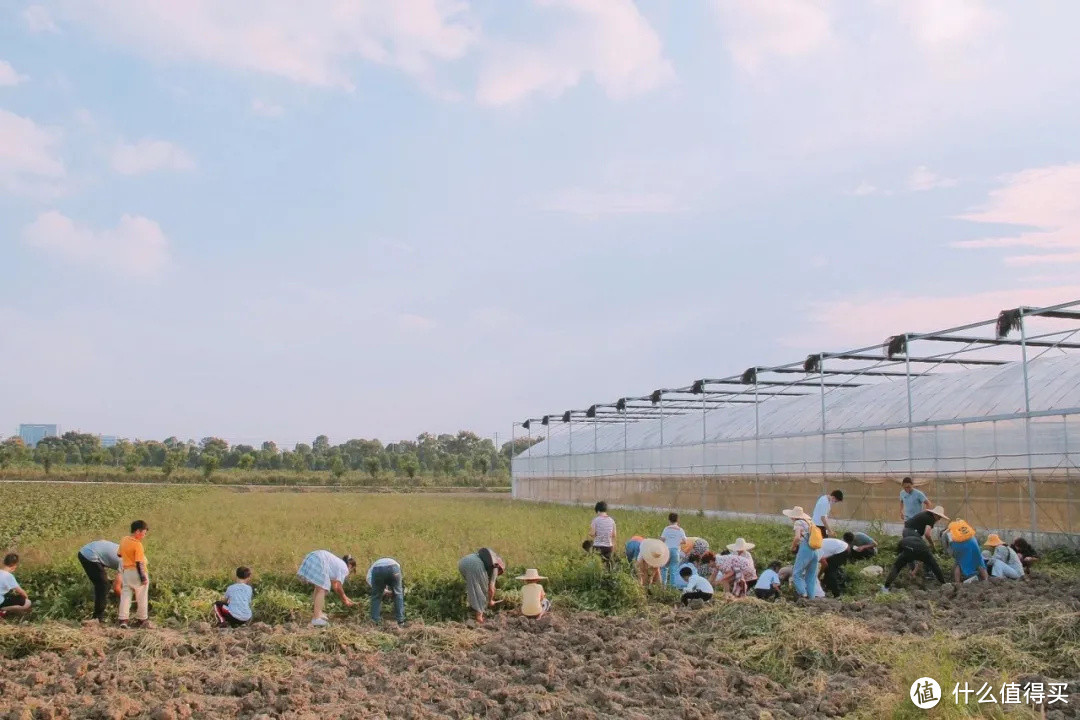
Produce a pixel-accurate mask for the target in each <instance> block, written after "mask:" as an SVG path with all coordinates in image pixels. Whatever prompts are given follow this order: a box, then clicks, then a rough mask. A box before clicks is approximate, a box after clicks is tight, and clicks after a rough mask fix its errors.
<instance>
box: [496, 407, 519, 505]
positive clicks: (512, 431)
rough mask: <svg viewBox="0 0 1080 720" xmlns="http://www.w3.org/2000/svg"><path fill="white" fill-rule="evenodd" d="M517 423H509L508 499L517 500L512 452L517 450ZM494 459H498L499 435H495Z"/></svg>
mask: <svg viewBox="0 0 1080 720" xmlns="http://www.w3.org/2000/svg"><path fill="white" fill-rule="evenodd" d="M516 428H517V423H510V497H511V498H513V499H515V500H516V499H517V481H516V480H515V479H514V450H516V449H517V441H516V438H517V434H516V433H517V429H516ZM495 457H496V458H497V457H499V433H495Z"/></svg>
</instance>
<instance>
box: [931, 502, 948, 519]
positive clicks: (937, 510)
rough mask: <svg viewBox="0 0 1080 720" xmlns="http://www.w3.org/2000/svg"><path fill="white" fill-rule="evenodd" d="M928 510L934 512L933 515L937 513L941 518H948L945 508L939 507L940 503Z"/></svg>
mask: <svg viewBox="0 0 1080 720" xmlns="http://www.w3.org/2000/svg"><path fill="white" fill-rule="evenodd" d="M930 512H932V513H934V514H935V515H937V516H938V517H939V518H941V519H942V520H948V519H949V516H948V515H946V514H945V508H943V507H941V506H940V505H938V506H937V507H932V508H930Z"/></svg>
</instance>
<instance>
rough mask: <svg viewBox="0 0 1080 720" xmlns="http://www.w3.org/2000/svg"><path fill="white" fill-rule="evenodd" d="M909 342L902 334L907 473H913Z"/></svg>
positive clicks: (909, 339)
mask: <svg viewBox="0 0 1080 720" xmlns="http://www.w3.org/2000/svg"><path fill="white" fill-rule="evenodd" d="M910 342H911V336H910V335H907V334H905V335H904V382H905V383H906V384H907V422H908V426H907V456H908V475H914V474H915V442H914V438H913V437H912V434H911V433H912V427H911V423H912V422H913V421H914V416H913V414H912V402H911V348H910V347H909V346H908V343H910Z"/></svg>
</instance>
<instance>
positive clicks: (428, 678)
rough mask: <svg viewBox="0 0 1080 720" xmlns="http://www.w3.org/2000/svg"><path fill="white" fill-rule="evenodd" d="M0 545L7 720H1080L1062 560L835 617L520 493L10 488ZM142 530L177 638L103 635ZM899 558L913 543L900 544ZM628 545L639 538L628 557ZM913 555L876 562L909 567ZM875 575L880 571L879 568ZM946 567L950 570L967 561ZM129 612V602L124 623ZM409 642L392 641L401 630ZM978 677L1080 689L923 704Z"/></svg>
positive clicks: (904, 591)
mask: <svg viewBox="0 0 1080 720" xmlns="http://www.w3.org/2000/svg"><path fill="white" fill-rule="evenodd" d="M3 490H4V498H5V502H4V503H3V504H2V505H0V545H3V549H13V550H15V551H17V552H19V553H20V555H21V557H22V564H21V566H20V568H19V572H18V577H19V580H20V582H21V583H22V584H23V586H24V587H25V588H26V589H27V591H28V592H29V593H30V596H31V598H32V599H33V601H34V603H35V613H34V614H33V616H32V618H31V619H30V620H29V621H27V622H21V623H14V622H11V621H10V620H9V621H7V622H4V623H2V624H0V655H2V656H3V658H4V668H5V672H4V673H2V674H0V718H2V717H4V716H5V714H7V716H8V717H16V718H20V719H21V718H27V717H28V718H35V717H43V718H47V717H115V718H121V717H153V718H157V719H158V720H160V719H162V718H180V717H224V716H229V717H232V716H239V717H256V716H264V717H265V716H270V717H315V716H321V717H382V716H393V717H459V718H467V717H481V716H486V717H518V716H531V717H582V718H585V717H599V716H610V717H637V718H647V717H670V718H684V717H685V718H695V717H697V718H706V717H717V716H721V717H725V716H726V717H739V718H744V717H751V718H789V717H800V718H811V717H866V718H878V717H895V718H907V717H911V718H914V717H924V716H929V717H971V716H988V717H1019V718H1037V717H1047V718H1057V717H1060V718H1066V717H1080V712H1078V711H1080V587H1078V583H1077V578H1078V577H1080V572H1078V571H1077V565H1076V564H1075V563H1074V562H1072V561H1071V560H1070V559H1068V558H1065V557H1063V556H1053V555H1051V557H1049V558H1047V559H1046V561H1045V562H1044V563H1043V564H1042V567H1041V568H1040V569H1039V573H1038V574H1037V575H1033V576H1032V577H1031V578H1028V579H1026V580H1024V581H1014V582H1009V583H996V582H995V583H990V584H979V585H965V586H960V587H954V586H951V585H947V586H945V587H944V588H938V587H932V586H927V587H922V585H921V583H916V582H912V581H908V580H907V579H906V578H905V581H906V582H909V583H910V586H909V587H906V588H904V587H902V583H898V586H900V588H899V589H898V590H897V591H896V592H894V593H893V594H891V595H879V594H877V593H876V592H875V588H876V585H874V584H872V583H871V582H870V581H868V580H865V579H862V578H861V577H860V576H859V575H858V572H857V571H858V568H859V567H860V565H855V566H854V568H852V569H851V570H849V575H851V576H852V577H853V580H852V584H851V588H850V589H851V594H850V595H849V596H846V597H844V598H843V599H840V600H835V599H827V600H819V601H815V602H813V603H809V604H807V603H802V602H800V603H794V602H781V603H773V604H768V603H763V602H760V601H757V600H729V599H724V598H718V599H717V600H716V601H715V602H714V603H712V605H711V606H710V607H706V608H699V609H693V608H691V609H687V608H683V607H681V606H676V605H677V604H676V602H675V600H676V599H677V597H676V596H675V595H673V594H671V593H668V592H666V591H663V590H651V591H650V592H645V591H644V590H642V589H641V588H640V587H639V586H638V585H637V584H636V583H635V582H634V581H633V580H632V578H631V577H630V575H629V573H628V572H627V571H626V570H625V568H624V567H623V568H620V569H619V570H618V571H616V572H605V571H604V570H603V568H602V567H601V565H600V563H599V561H598V559H597V558H595V557H587V556H586V555H585V554H584V553H583V552H582V551H581V549H580V543H581V541H582V539H583V538H584V537H585V534H586V531H587V529H588V523H589V520H590V519H591V516H592V513H591V512H590V511H589V510H588V509H585V508H571V507H562V506H552V505H536V504H528V503H519V502H514V501H512V500H510V499H508V498H505V497H499V496H495V497H492V496H481V495H473V496H438V495H372V494H362V493H350V492H312V491H308V492H300V491H284V490H270V489H260V490H254V491H243V490H240V489H237V488H225V487H210V486H191V487H165V488H163V487H149V486H86V485H77V486H70V485H53V484H40V485H39V484H35V485H33V486H25V485H20V486H15V485H7V486H4V488H3ZM612 514H613V516H614V517H615V518H616V520H617V521H618V524H619V534H620V537H621V539H623V540H624V539H626V538H628V537H629V536H630V535H632V534H640V535H645V536H656V535H658V534H659V532H660V530H661V529H662V528H663V526H664V525H665V524H666V517H665V516H664V514H663V513H659V512H656V513H645V512H624V511H614V512H613V513H612ZM136 518H141V519H144V520H146V521H147V522H148V523H149V524H150V528H151V530H150V534H149V535H148V537H147V540H146V542H145V545H146V549H147V554H148V557H149V571H150V575H151V581H152V582H151V608H152V610H151V612H152V616H153V618H154V619H155V620H156V622H157V625H158V629H154V630H138V631H137V630H132V631H126V632H125V631H121V630H118V629H115V628H112V627H97V626H91V625H81V624H80V621H82V620H83V619H85V618H86V617H89V615H90V608H91V589H90V584H89V582H88V581H87V580H86V578H85V576H84V575H83V574H82V571H81V568H80V567H79V566H78V564H77V561H76V559H75V555H76V552H77V551H78V549H79V547H81V546H82V545H83V544H84V543H85V542H87V541H89V540H94V539H98V538H108V539H119V538H120V537H121V536H122V535H123V534H125V530H126V525H127V524H128V523H129V522H130V521H131V520H132V519H136ZM682 524H683V526H684V527H685V528H686V530H687V532H688V533H689V534H690V535H699V536H702V537H705V538H707V539H708V540H709V541H710V542H711V544H712V546H713V548H719V547H720V546H722V545H724V544H727V543H730V542H732V541H734V539H735V538H736V537H738V536H742V537H745V538H747V539H748V540H750V541H753V542H756V543H757V548H756V549H755V551H754V556H755V559H756V561H757V564H758V566H759V569H760V568H761V567H763V566H764V565H765V564H767V563H768V562H769V561H770V560H772V559H782V560H784V561H785V562H786V561H788V558H789V554H788V544H789V538H790V529H789V528H787V527H785V526H783V525H771V524H751V523H737V522H729V521H718V520H711V519H706V518H702V517H697V516H687V517H684V518H683V522H682ZM879 540H880V541H881V542H882V545H883V546H885V548H888V547H889V546H890V544H891V543H890V542H889V541H888V539H885V538H879ZM620 544H621V543H620ZM482 546H490V547H492V548H494V549H496V550H497V551H498V552H499V553H501V554H502V555H503V556H504V557H505V558H506V560H507V562H508V564H509V569H510V572H509V573H508V575H509V578H507V579H504V580H501V581H500V590H499V595H498V596H499V597H500V598H502V599H503V600H504V603H503V604H502V605H500V609H499V610H498V611H497V612H496V613H495V614H494V615H493V616H492V617H491V618H490V619H489V620H488V622H487V623H485V624H484V625H482V626H475V625H474V624H472V623H471V622H469V623H466V622H464V620H465V617H466V609H465V601H464V588H463V585H462V583H461V581H460V579H459V577H458V575H457V561H458V559H459V558H460V557H461V556H463V555H465V554H466V553H469V552H472V551H474V550H476V549H477V548H479V547H482ZM319 548H325V549H329V550H331V551H333V552H336V553H338V554H342V553H346V552H348V553H352V554H354V555H356V556H357V558H358V563H359V572H358V573H357V575H356V576H355V577H350V579H349V581H348V582H347V583H346V591H347V592H348V593H349V594H350V596H351V597H352V598H353V599H354V600H357V601H358V607H357V608H355V609H354V610H353V611H351V612H346V611H345V609H344V608H342V606H341V605H340V604H339V603H337V601H336V600H331V601H330V605H329V607H330V610H331V618H332V625H331V627H330V628H328V629H326V630H312V629H310V628H308V627H307V626H306V620H307V619H308V618H309V613H310V599H309V593H308V592H307V591H306V590H305V588H304V587H303V586H302V585H301V584H300V583H299V581H298V580H296V579H295V571H296V567H297V565H298V564H299V562H300V560H301V559H302V558H303V556H304V554H305V553H307V552H308V551H310V550H313V549H319ZM386 555H389V556H393V557H395V558H397V559H398V560H399V561H400V562H401V564H402V567H403V571H404V575H405V581H406V587H407V595H406V602H407V613H408V616H409V621H410V622H409V625H408V627H406V628H405V629H403V630H399V629H397V628H396V627H395V628H393V629H385V628H376V627H374V626H372V625H371V624H370V621H367V620H366V619H365V618H366V617H367V610H368V608H367V602H366V585H365V583H364V580H363V574H364V570H366V567H367V564H368V563H370V562H371V561H372V560H374V559H376V558H378V557H382V556H386ZM890 561H891V553H890V552H888V551H886V552H884V553H883V557H881V558H879V559H877V561H876V562H877V563H878V564H883V565H887V564H888V563H889V562H890ZM240 564H245V565H249V566H251V567H252V568H253V569H254V571H255V576H254V587H255V603H254V609H255V614H256V617H255V622H254V623H253V624H252V626H251V627H246V628H242V629H238V630H229V631H217V630H213V629H211V628H210V627H209V625H208V624H207V622H206V621H207V620H208V619H209V612H210V605H211V603H212V602H213V601H214V600H215V599H217V597H218V596H219V595H220V592H221V591H222V590H223V589H224V587H225V586H226V585H227V584H228V583H229V582H230V574H231V572H232V570H233V568H235V567H236V566H237V565H240ZM863 564H865V563H863ZM943 566H944V569H945V570H946V571H948V570H950V569H951V566H950V565H949V563H947V562H946V563H943ZM526 567H537V568H539V569H540V570H541V572H542V573H543V574H545V575H547V576H548V577H549V578H550V579H549V580H548V581H547V582H546V583H545V587H546V588H547V590H548V594H549V596H550V597H551V598H552V599H553V602H554V606H555V610H554V612H553V613H552V614H551V615H550V616H548V617H546V618H544V619H542V620H541V621H527V620H525V619H523V618H521V617H520V616H518V615H517V614H516V613H515V612H514V608H515V607H516V603H517V599H518V590H517V588H518V587H520V586H519V584H518V583H517V582H516V581H514V580H513V579H512V578H513V576H515V575H518V574H520V571H521V570H523V569H524V568H526ZM110 612H111V613H112V615H113V617H115V605H113V606H111V607H110ZM390 624H391V625H392V624H393V623H390ZM924 676H929V677H933V678H936V679H937V680H938V682H939V683H940V684H941V687H942V688H943V689H944V692H945V693H946V694H949V693H950V692H951V690H952V689H953V687H954V685H956V684H957V683H965V682H966V683H968V684H969V685H971V686H973V687H974V688H976V689H978V688H980V687H981V686H982V685H984V684H987V685H992V686H994V687H995V688H997V689H996V690H995V693H997V692H998V691H999V689H1000V688H1001V686H1002V684H1003V683H1013V682H1015V683H1027V684H1030V683H1032V682H1041V683H1045V684H1047V686H1049V683H1058V684H1060V683H1064V684H1065V685H1066V689H1065V694H1066V697H1067V700H1068V702H1067V704H1066V703H1063V702H1060V701H1059V702H1056V703H1054V704H1048V703H1047V702H1046V701H1045V700H1044V701H1043V706H1042V707H1036V706H1035V704H1033V703H1029V704H1028V705H1024V704H1022V703H1021V704H1016V705H1001V704H997V705H995V706H990V705H987V704H985V703H984V704H979V703H977V702H975V701H974V698H973V701H972V702H971V703H970V704H960V705H957V704H956V703H955V702H953V699H952V697H951V695H950V696H949V697H947V698H946V699H945V701H943V702H942V703H941V704H940V705H939V706H938V708H935V709H934V710H932V711H930V712H929V713H926V712H924V711H922V710H919V709H917V708H916V707H915V706H914V705H913V704H912V703H911V701H910V700H909V699H908V688H909V687H910V685H911V683H912V682H913V681H914V680H915V679H916V678H919V677H924Z"/></svg>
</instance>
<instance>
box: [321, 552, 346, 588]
mask: <svg viewBox="0 0 1080 720" xmlns="http://www.w3.org/2000/svg"><path fill="white" fill-rule="evenodd" d="M315 552H317V553H319V554H320V555H322V558H323V562H325V563H326V573H327V574H328V575H329V576H330V582H333V581H334V580H337V581H338V582H339V583H343V582H345V578H347V577H349V566H348V565H346V564H345V561H344V560H342V559H341V558H339V557H338V556H337V555H335V554H334V553H332V552H330V551H329V550H316V551H315Z"/></svg>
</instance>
